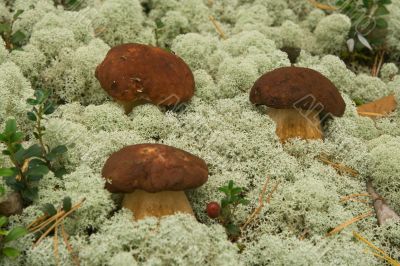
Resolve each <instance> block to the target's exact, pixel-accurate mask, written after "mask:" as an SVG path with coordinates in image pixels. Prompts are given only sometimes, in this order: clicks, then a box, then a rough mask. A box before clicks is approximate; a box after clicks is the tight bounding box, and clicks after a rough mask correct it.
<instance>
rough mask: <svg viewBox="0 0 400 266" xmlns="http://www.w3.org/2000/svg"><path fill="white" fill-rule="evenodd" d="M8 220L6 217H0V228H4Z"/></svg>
mask: <svg viewBox="0 0 400 266" xmlns="http://www.w3.org/2000/svg"><path fill="white" fill-rule="evenodd" d="M7 222H8V219H7V217H5V216H0V227H3V226H5V225H6V224H7Z"/></svg>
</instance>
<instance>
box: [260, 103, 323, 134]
mask: <svg viewBox="0 0 400 266" xmlns="http://www.w3.org/2000/svg"><path fill="white" fill-rule="evenodd" d="M267 113H268V115H269V117H271V119H272V120H274V121H275V123H276V135H277V136H278V137H279V139H280V140H281V141H282V142H286V141H287V140H288V139H291V138H296V137H297V138H301V139H322V138H323V132H322V127H321V121H320V119H319V112H317V111H312V110H300V109H299V110H297V109H274V108H270V109H268V112H267Z"/></svg>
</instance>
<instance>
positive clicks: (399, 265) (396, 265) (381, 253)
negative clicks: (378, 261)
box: [353, 232, 400, 266]
mask: <svg viewBox="0 0 400 266" xmlns="http://www.w3.org/2000/svg"><path fill="white" fill-rule="evenodd" d="M353 235H354V237H355V238H356V239H358V240H359V241H361V242H363V243H365V244H367V245H368V246H369V247H370V248H371V249H373V250H375V251H377V252H371V253H372V254H373V255H374V256H376V257H378V258H382V259H384V260H386V262H388V263H389V264H390V265H392V266H400V263H399V262H398V261H396V260H394V259H393V258H391V257H390V256H389V255H388V254H386V252H385V251H383V250H382V249H380V248H378V247H377V246H375V245H374V244H372V243H371V242H370V241H368V240H367V239H365V238H364V237H363V236H361V235H360V234H358V233H357V232H353Z"/></svg>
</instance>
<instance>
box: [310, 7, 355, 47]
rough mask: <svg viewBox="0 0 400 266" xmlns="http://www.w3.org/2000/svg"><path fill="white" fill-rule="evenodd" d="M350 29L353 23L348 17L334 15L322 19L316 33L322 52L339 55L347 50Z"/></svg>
mask: <svg viewBox="0 0 400 266" xmlns="http://www.w3.org/2000/svg"><path fill="white" fill-rule="evenodd" d="M350 28H351V21H350V18H349V17H347V16H346V15H342V14H332V15H329V16H326V17H324V18H323V19H321V20H320V21H319V23H318V24H317V27H316V29H315V32H314V34H315V36H316V38H317V47H318V49H319V50H320V52H323V53H338V52H340V51H343V50H344V49H346V47H345V45H346V41H347V38H348V34H349V31H350Z"/></svg>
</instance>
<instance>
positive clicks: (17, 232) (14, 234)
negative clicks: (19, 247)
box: [4, 226, 28, 243]
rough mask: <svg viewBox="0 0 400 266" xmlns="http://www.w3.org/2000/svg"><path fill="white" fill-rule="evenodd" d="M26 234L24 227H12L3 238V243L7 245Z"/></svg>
mask: <svg viewBox="0 0 400 266" xmlns="http://www.w3.org/2000/svg"><path fill="white" fill-rule="evenodd" d="M26 234H28V230H26V228H24V227H20V226H19V227H14V228H13V229H11V231H10V232H9V233H8V234H7V235H6V236H5V237H4V243H8V242H11V241H14V240H17V239H19V238H21V237H23V236H25V235H26Z"/></svg>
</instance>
